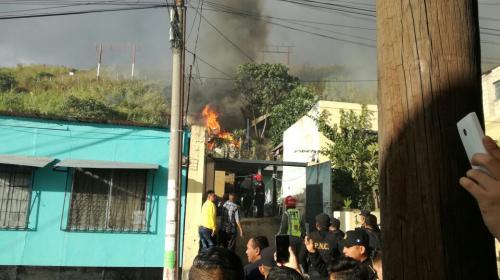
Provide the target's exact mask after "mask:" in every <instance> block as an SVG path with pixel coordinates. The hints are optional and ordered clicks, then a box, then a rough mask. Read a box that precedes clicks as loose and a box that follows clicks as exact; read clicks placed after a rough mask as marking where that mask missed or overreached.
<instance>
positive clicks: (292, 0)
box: [278, 0, 375, 17]
mask: <svg viewBox="0 0 500 280" xmlns="http://www.w3.org/2000/svg"><path fill="white" fill-rule="evenodd" d="M278 1H281V2H287V3H292V4H297V5H302V6H307V7H312V8H320V9H323V10H331V11H337V12H343V13H347V14H354V15H361V16H368V17H375V14H374V13H375V11H369V12H364V11H361V12H360V11H356V10H359V8H350V9H351V10H349V9H343V8H340V7H339V8H336V7H329V6H322V5H321V4H316V3H314V2H309V3H307V2H300V1H299V0H278ZM323 4H324V3H323Z"/></svg>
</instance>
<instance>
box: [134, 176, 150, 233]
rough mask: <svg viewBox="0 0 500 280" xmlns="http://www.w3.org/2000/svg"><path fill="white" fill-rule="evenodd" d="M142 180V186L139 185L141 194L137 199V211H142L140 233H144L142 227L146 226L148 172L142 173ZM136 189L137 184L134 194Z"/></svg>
mask: <svg viewBox="0 0 500 280" xmlns="http://www.w3.org/2000/svg"><path fill="white" fill-rule="evenodd" d="M142 180H143V182H144V184H141V186H142V192H141V196H140V197H139V209H140V210H141V211H142V213H143V215H142V217H141V225H140V227H141V231H144V227H145V225H146V221H145V220H146V192H147V189H148V172H147V171H146V172H143V173H142ZM137 187H138V183H137V184H136V193H137Z"/></svg>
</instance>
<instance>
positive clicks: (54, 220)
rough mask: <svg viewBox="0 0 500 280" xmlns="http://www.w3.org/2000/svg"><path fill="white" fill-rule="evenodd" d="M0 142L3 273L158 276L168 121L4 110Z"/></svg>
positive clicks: (60, 276)
mask: <svg viewBox="0 0 500 280" xmlns="http://www.w3.org/2000/svg"><path fill="white" fill-rule="evenodd" d="M0 143H1V145H0V248H2V249H1V250H0V265H1V266H0V278H1V279H24V277H25V276H26V275H28V274H31V275H32V274H33V273H37V275H39V277H38V278H37V279H67V278H69V277H70V275H72V276H71V277H74V278H75V279H83V278H81V276H83V275H86V276H85V279H157V278H161V273H162V267H163V254H164V250H163V248H164V245H163V244H164V235H165V211H166V210H165V209H166V198H165V197H166V189H167V188H166V185H167V174H168V173H167V166H168V151H169V149H168V148H169V147H168V145H169V130H168V129H166V128H150V127H141V126H137V125H130V124H129V125H117V124H99V123H86V122H69V121H60V120H42V119H35V118H24V117H15V116H7V115H1V116H0ZM83 268H84V269H83ZM23 273H25V274H23ZM9 275H10V276H9ZM23 275H24V276H23ZM104 275H107V276H105V277H104ZM3 276H5V277H3ZM125 276H127V277H129V278H124V277H125ZM9 277H13V278H9ZM16 277H17V278H16ZM102 277H104V278H102ZM130 277H133V278H130Z"/></svg>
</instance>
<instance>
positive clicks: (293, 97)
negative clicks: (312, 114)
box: [269, 85, 317, 145]
mask: <svg viewBox="0 0 500 280" xmlns="http://www.w3.org/2000/svg"><path fill="white" fill-rule="evenodd" d="M316 101H317V96H316V95H315V93H314V92H313V90H312V89H311V88H309V87H306V86H302V85H300V86H297V87H296V88H295V89H294V90H292V92H291V93H290V95H288V96H287V97H286V98H285V99H284V100H283V101H282V102H281V103H280V104H278V105H276V106H274V108H273V109H272V111H271V115H270V117H269V120H270V122H271V126H270V128H269V136H270V138H271V141H272V143H273V144H274V145H278V144H279V143H280V142H281V141H283V132H284V131H285V130H286V129H287V128H289V127H290V126H291V125H292V124H294V123H295V122H296V121H297V120H299V119H300V118H301V117H303V116H305V115H306V114H307V112H308V111H309V110H311V108H312V107H313V105H314V104H315V103H316Z"/></svg>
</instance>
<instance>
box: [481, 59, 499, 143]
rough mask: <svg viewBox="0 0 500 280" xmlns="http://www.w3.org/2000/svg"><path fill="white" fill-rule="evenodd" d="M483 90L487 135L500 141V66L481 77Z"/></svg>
mask: <svg viewBox="0 0 500 280" xmlns="http://www.w3.org/2000/svg"><path fill="white" fill-rule="evenodd" d="M481 81H482V88H483V111H484V122H485V126H486V134H488V135H489V136H491V137H492V138H493V139H495V140H499V139H500V66H497V67H495V68H493V69H491V70H490V71H488V72H486V73H484V74H483V75H482V77H481Z"/></svg>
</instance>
